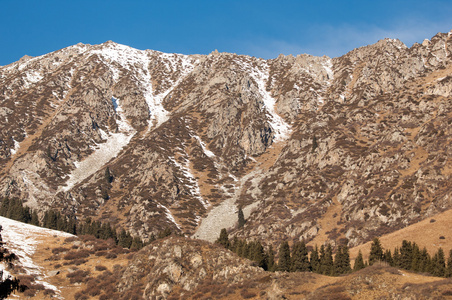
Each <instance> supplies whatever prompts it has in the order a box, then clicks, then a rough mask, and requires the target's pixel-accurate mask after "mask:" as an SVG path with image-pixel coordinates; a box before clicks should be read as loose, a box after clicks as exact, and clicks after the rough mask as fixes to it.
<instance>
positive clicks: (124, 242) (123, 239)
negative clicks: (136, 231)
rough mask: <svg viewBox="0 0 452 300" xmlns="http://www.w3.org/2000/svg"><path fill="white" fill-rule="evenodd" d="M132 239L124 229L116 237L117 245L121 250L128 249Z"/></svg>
mask: <svg viewBox="0 0 452 300" xmlns="http://www.w3.org/2000/svg"><path fill="white" fill-rule="evenodd" d="M132 241H133V238H132V236H131V235H130V233H128V232H127V231H126V230H125V229H122V230H121V232H120V233H119V236H118V245H119V246H121V247H123V248H130V246H131V245H132Z"/></svg>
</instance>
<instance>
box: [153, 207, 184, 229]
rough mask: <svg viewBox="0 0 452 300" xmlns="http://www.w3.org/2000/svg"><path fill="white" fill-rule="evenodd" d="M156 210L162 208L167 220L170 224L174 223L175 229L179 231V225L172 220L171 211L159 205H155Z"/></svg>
mask: <svg viewBox="0 0 452 300" xmlns="http://www.w3.org/2000/svg"><path fill="white" fill-rule="evenodd" d="M157 207H158V208H160V207H161V208H163V209H164V210H165V215H166V217H167V219H168V220H170V221H171V222H172V223H174V225H176V227H177V229H179V230H181V228H180V225H179V224H177V222H176V219H174V217H173V214H172V213H171V211H170V210H169V209H168V208H167V207H166V206H164V205H161V204H160V203H159V204H157Z"/></svg>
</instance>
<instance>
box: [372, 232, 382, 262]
mask: <svg viewBox="0 0 452 300" xmlns="http://www.w3.org/2000/svg"><path fill="white" fill-rule="evenodd" d="M383 258H384V255H383V247H382V246H381V243H380V240H379V239H378V238H377V237H376V238H374V239H373V241H372V245H371V246H370V254H369V265H370V266H371V265H373V264H374V263H375V262H377V261H382V260H383Z"/></svg>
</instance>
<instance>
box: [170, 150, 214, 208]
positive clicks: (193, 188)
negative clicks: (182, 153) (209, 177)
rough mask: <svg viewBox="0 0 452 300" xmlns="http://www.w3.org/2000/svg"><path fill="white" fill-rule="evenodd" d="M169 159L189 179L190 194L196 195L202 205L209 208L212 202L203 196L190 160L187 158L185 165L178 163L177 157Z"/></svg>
mask: <svg viewBox="0 0 452 300" xmlns="http://www.w3.org/2000/svg"><path fill="white" fill-rule="evenodd" d="M169 159H170V160H171V161H172V162H173V163H174V164H175V165H176V166H177V167H178V168H179V169H180V170H181V171H182V173H183V174H184V176H185V177H186V178H187V179H188V181H189V184H188V185H186V186H188V189H189V191H190V194H191V195H192V196H194V197H195V198H196V199H198V200H199V202H200V203H201V204H202V206H203V207H204V208H206V209H207V208H208V207H209V206H210V203H209V202H207V201H205V200H204V199H203V198H202V197H201V190H200V189H199V185H198V182H197V181H196V178H195V176H193V174H192V173H191V171H190V168H189V167H188V163H189V161H188V160H186V161H185V165H182V164H180V163H178V162H177V161H176V159H174V157H170V158H169Z"/></svg>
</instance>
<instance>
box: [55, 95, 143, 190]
mask: <svg viewBox="0 0 452 300" xmlns="http://www.w3.org/2000/svg"><path fill="white" fill-rule="evenodd" d="M113 99H114V100H113ZM113 99H112V101H115V103H116V104H117V107H116V114H117V115H118V116H119V119H117V120H116V124H117V125H118V131H119V132H117V133H110V134H109V135H108V134H106V133H105V132H104V131H103V130H99V131H100V134H101V137H102V138H106V141H105V143H102V144H97V145H96V147H97V148H96V149H95V150H94V152H93V153H92V154H91V155H90V156H88V157H87V158H85V159H84V160H82V161H81V162H74V165H75V167H76V168H75V169H74V170H73V171H72V172H71V174H70V175H69V179H68V181H67V182H66V186H65V187H62V190H63V191H65V192H66V191H68V190H70V189H71V188H72V187H74V186H75V185H76V184H78V183H80V182H82V181H83V180H85V179H86V178H88V177H89V176H91V175H92V174H94V173H96V172H97V171H98V170H100V169H101V168H102V167H103V166H104V165H105V164H106V163H108V162H109V161H110V160H111V159H112V158H114V157H116V156H118V154H119V152H121V150H122V149H123V148H124V147H125V146H126V145H127V144H129V142H130V140H131V139H132V137H133V136H134V135H135V133H136V131H135V130H134V129H133V127H132V126H130V124H129V123H128V122H127V119H126V117H125V116H124V114H123V108H122V107H121V104H120V100H119V99H115V98H113Z"/></svg>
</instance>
